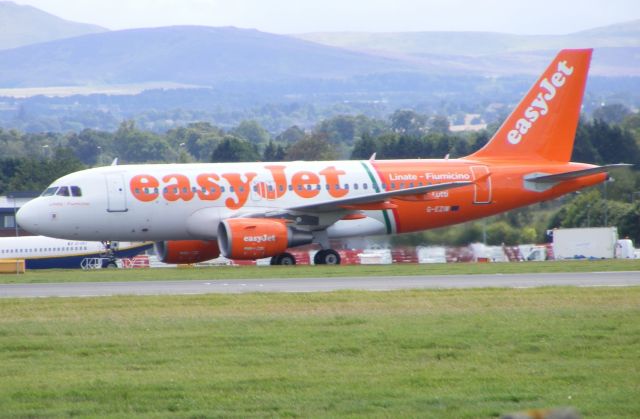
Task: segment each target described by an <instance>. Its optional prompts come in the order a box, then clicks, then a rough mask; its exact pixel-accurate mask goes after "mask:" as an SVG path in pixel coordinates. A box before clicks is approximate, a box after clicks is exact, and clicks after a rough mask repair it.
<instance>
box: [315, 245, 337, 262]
mask: <svg viewBox="0 0 640 419" xmlns="http://www.w3.org/2000/svg"><path fill="white" fill-rule="evenodd" d="M313 263H315V264H316V265H340V254H339V253H338V252H336V251H335V250H333V249H323V250H320V251H319V252H318V253H316V254H315V256H314V257H313Z"/></svg>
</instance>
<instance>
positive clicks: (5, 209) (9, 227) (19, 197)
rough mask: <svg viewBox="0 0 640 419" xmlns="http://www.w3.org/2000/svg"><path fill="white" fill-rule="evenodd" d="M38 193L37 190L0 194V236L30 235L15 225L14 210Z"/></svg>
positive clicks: (16, 210)
mask: <svg viewBox="0 0 640 419" xmlns="http://www.w3.org/2000/svg"><path fill="white" fill-rule="evenodd" d="M38 195H39V193H37V192H9V193H7V195H5V196H0V237H9V236H31V235H32V234H31V233H29V232H28V231H26V230H23V229H21V228H19V227H18V226H16V212H18V209H20V207H21V206H22V205H24V204H25V203H27V202H29V201H30V200H32V199H33V198H35V197H37V196H38Z"/></svg>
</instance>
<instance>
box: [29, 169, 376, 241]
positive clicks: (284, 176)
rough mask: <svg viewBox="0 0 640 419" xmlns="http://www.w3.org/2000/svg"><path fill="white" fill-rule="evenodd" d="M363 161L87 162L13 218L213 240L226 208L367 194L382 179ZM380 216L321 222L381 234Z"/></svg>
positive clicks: (265, 207)
mask: <svg viewBox="0 0 640 419" xmlns="http://www.w3.org/2000/svg"><path fill="white" fill-rule="evenodd" d="M367 165H368V162H360V161H340V162H293V163H280V164H279V163H235V164H229V163H227V164H160V165H125V166H108V167H101V168H95V169H88V170H84V171H81V172H76V173H73V174H71V175H67V176H64V177H62V178H60V179H58V180H57V181H56V182H54V184H52V185H51V187H50V188H58V189H57V191H58V192H56V193H53V194H48V195H47V194H46V193H45V194H43V196H41V197H39V198H36V199H35V200H33V201H31V202H28V203H27V204H26V205H24V206H23V207H22V208H21V209H20V211H19V214H18V220H19V223H20V225H21V226H22V227H23V228H25V229H27V230H28V231H31V232H33V233H37V234H43V235H47V236H53V237H60V238H67V239H81V240H132V241H133V240H135V241H160V240H188V239H210V240H213V239H215V238H216V234H217V230H216V229H217V226H218V224H219V223H220V221H221V220H223V219H226V218H229V217H232V216H239V215H242V214H251V213H256V212H260V213H264V212H265V211H269V210H278V209H284V208H292V207H296V206H302V205H305V204H310V203H315V202H323V201H331V200H332V199H335V198H336V197H345V196H348V197H352V196H359V195H364V194H370V193H371V192H372V189H373V188H374V185H373V183H376V184H379V182H380V180H379V179H374V176H375V175H374V174H373V173H375V172H374V171H373V170H372V169H371V168H370V167H366V166H367ZM62 187H67V188H68V189H67V190H68V191H69V190H75V191H79V192H78V193H77V195H78V196H73V194H71V193H69V194H68V195H69V196H66V195H65V194H62V195H61V194H60V193H59V191H60V189H59V188H62ZM376 187H377V186H376ZM334 216H335V215H334ZM383 217H384V215H383V214H382V212H381V211H367V217H366V218H362V219H360V220H351V221H349V222H347V223H345V222H343V221H337V222H336V220H335V219H332V220H328V221H327V222H326V223H323V222H322V221H320V223H322V224H326V225H331V227H330V228H329V229H328V233H329V235H330V236H331V237H344V236H351V235H366V234H384V233H385V232H387V229H386V228H385V225H384V221H383ZM326 225H325V227H326Z"/></svg>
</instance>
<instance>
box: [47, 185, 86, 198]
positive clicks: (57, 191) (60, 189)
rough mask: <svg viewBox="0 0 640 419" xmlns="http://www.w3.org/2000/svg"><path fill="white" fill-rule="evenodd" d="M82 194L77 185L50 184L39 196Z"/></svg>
mask: <svg viewBox="0 0 640 419" xmlns="http://www.w3.org/2000/svg"><path fill="white" fill-rule="evenodd" d="M53 195H58V196H82V190H81V189H80V187H79V186H51V187H49V188H47V189H45V191H44V192H42V195H40V196H53Z"/></svg>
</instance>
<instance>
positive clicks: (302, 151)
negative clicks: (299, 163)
mask: <svg viewBox="0 0 640 419" xmlns="http://www.w3.org/2000/svg"><path fill="white" fill-rule="evenodd" d="M337 158H338V153H337V152H336V150H335V147H334V146H333V145H332V144H331V143H330V142H329V141H328V140H327V139H326V138H324V137H322V136H319V135H310V136H306V137H305V138H304V139H303V140H300V141H298V142H297V143H295V144H292V145H291V146H289V147H288V148H287V155H286V159H287V160H291V161H294V160H335V159H337Z"/></svg>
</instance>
